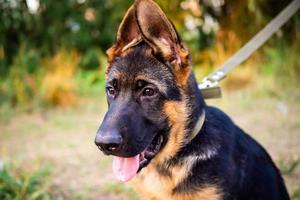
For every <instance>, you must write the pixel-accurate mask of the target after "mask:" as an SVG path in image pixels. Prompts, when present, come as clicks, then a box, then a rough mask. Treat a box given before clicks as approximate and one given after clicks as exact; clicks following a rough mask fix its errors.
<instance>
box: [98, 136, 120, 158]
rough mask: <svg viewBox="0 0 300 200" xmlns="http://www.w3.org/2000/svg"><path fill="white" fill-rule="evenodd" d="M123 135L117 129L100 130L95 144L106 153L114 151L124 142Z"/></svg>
mask: <svg viewBox="0 0 300 200" xmlns="http://www.w3.org/2000/svg"><path fill="white" fill-rule="evenodd" d="M122 141H123V140H122V137H121V135H120V134H119V133H118V132H116V131H109V132H108V133H101V131H100V132H98V133H97V136H96V139H95V144H96V145H97V146H98V147H99V149H100V150H102V151H103V152H104V153H113V152H115V151H117V150H118V149H119V147H120V146H121V144H122Z"/></svg>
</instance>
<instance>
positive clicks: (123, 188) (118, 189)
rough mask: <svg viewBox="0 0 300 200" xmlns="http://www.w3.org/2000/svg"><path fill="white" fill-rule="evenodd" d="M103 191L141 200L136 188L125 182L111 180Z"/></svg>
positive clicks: (133, 199)
mask: <svg viewBox="0 0 300 200" xmlns="http://www.w3.org/2000/svg"><path fill="white" fill-rule="evenodd" d="M103 193H106V194H123V195H125V196H127V197H128V199H130V200H139V197H138V195H137V194H136V193H135V192H134V190H133V189H132V188H131V187H129V186H128V185H126V184H124V183H117V182H111V183H108V184H106V185H105V187H104V188H103Z"/></svg>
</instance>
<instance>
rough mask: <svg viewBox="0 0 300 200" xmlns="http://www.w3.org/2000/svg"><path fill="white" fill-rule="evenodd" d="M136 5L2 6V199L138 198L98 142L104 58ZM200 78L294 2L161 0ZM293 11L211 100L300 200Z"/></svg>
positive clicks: (299, 38) (97, 1)
mask: <svg viewBox="0 0 300 200" xmlns="http://www.w3.org/2000/svg"><path fill="white" fill-rule="evenodd" d="M132 2H133V1H124V0H64V1H53V0H0V199H1V200H2V199H3V200H8V199H20V200H25V199H32V200H36V199H43V200H44V199H62V200H63V199H92V200H96V199H97V200H104V199H105V200H113V199H116V200H117V199H125V200H126V199H128V200H131V199H138V197H137V195H136V194H135V193H134V192H133V190H132V189H131V188H130V186H127V185H124V184H121V183H118V182H117V181H116V180H115V179H114V177H113V176H112V173H111V160H110V158H107V157H104V156H102V154H101V153H100V152H99V151H98V149H97V147H96V146H95V145H94V142H93V141H94V137H95V133H96V130H97V128H98V126H99V124H100V122H101V119H102V116H103V114H104V113H105V110H106V109H107V106H106V100H105V93H104V71H105V68H106V55H105V51H106V50H107V49H108V48H109V47H110V46H111V45H112V44H113V42H114V39H115V35H116V32H117V28H118V25H119V23H120V21H121V19H122V17H123V15H124V14H125V12H126V10H127V9H128V7H129V6H130V5H131V4H132ZM156 2H158V3H159V4H160V6H161V7H162V8H163V10H164V11H165V12H166V14H167V15H168V17H169V18H170V19H171V20H172V21H173V22H174V24H175V26H176V28H177V29H178V31H179V33H180V34H181V36H182V38H183V40H184V41H185V42H186V44H187V46H188V47H189V48H190V51H191V52H192V58H193V64H194V71H195V73H196V76H197V78H198V80H199V81H200V80H202V78H203V77H204V76H205V75H207V74H209V73H210V72H211V71H212V70H213V69H215V68H217V67H218V66H219V65H220V64H222V63H223V62H224V61H225V60H226V59H227V58H229V57H230V56H231V55H232V54H233V53H235V52H236V51H237V50H238V49H239V48H240V47H242V45H243V44H245V43H246V42H247V41H248V40H249V39H250V38H251V37H252V36H254V34H255V33H257V32H258V31H259V30H260V29H262V28H263V27H264V26H265V25H266V24H267V23H268V22H269V21H270V20H271V19H273V18H274V17H275V16H276V15H277V14H278V13H279V12H280V11H281V10H282V9H283V8H284V7H285V6H286V5H287V4H288V3H289V2H290V0H172V1H164V0H156ZM299 55H300V12H299V11H298V13H297V14H296V15H295V16H294V17H293V18H292V19H291V20H290V21H289V22H288V23H287V24H286V25H285V26H284V27H283V28H282V29H280V30H279V31H278V32H277V33H276V34H275V35H274V36H273V37H272V38H271V39H270V40H268V42H267V43H266V44H265V45H264V46H263V47H262V48H260V49H259V50H258V51H256V52H255V53H254V54H253V55H252V56H251V58H250V59H248V60H247V61H246V62H245V63H243V65H241V66H240V67H238V68H237V69H235V70H234V71H233V72H232V73H231V74H230V75H229V76H228V77H227V78H226V79H225V80H224V81H222V88H223V93H224V94H223V97H222V98H221V99H217V100H208V101H207V103H208V104H209V105H213V106H218V107H219V108H221V109H222V110H224V111H225V112H227V113H228V114H229V115H230V116H231V117H232V118H233V120H234V121H235V122H236V123H237V124H239V125H240V126H241V127H242V128H243V129H244V130H245V131H246V132H248V133H250V135H251V136H253V137H254V138H255V139H256V140H258V141H259V142H260V143H261V144H263V145H264V147H266V149H267V150H268V151H269V152H270V154H271V156H272V158H273V159H274V161H275V162H276V163H277V165H278V166H279V167H280V169H281V171H282V173H283V175H284V178H285V180H286V183H287V186H288V189H289V193H290V195H291V196H292V199H294V200H297V199H300V120H299V118H300V89H299V86H300V56H299Z"/></svg>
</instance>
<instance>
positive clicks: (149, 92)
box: [143, 88, 155, 97]
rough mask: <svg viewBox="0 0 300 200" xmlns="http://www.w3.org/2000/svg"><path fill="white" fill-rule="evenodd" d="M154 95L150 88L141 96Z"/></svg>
mask: <svg viewBox="0 0 300 200" xmlns="http://www.w3.org/2000/svg"><path fill="white" fill-rule="evenodd" d="M154 94H155V91H154V90H153V89H152V88H145V89H144V91H143V96H148V97H150V96H153V95H154Z"/></svg>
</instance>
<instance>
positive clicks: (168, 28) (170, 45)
mask: <svg viewBox="0 0 300 200" xmlns="http://www.w3.org/2000/svg"><path fill="white" fill-rule="evenodd" d="M135 12H136V18H137V22H138V25H139V28H140V31H141V34H142V37H143V39H144V40H145V41H146V42H147V43H148V44H149V45H150V46H151V47H152V49H153V50H154V53H155V54H157V55H159V56H161V57H162V58H163V59H164V60H165V61H167V62H169V63H170V64H172V66H173V67H174V69H175V75H176V77H177V78H178V81H179V82H181V83H182V84H183V85H184V84H185V83H186V80H187V78H188V75H189V74H190V72H191V68H192V67H191V65H190V59H189V52H188V50H187V49H186V48H185V47H184V45H183V43H182V42H181V40H180V38H179V36H178V34H177V32H176V30H175V28H174V26H173V24H172V23H171V22H170V21H169V20H168V18H167V16H166V15H165V14H164V12H163V11H162V10H161V8H160V7H159V6H158V5H157V4H156V3H155V2H154V1H152V0H136V1H135Z"/></svg>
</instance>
